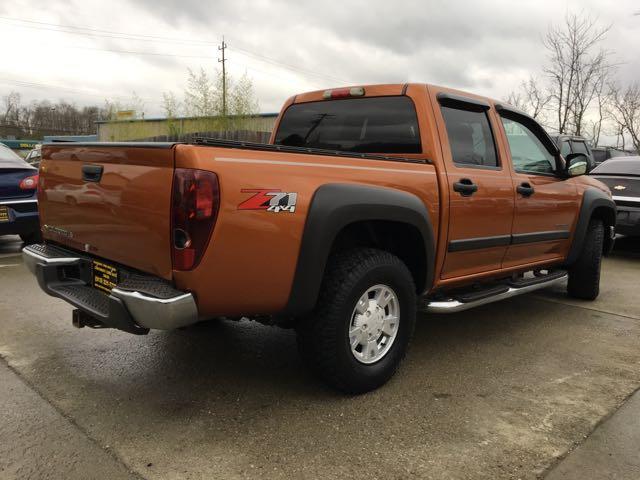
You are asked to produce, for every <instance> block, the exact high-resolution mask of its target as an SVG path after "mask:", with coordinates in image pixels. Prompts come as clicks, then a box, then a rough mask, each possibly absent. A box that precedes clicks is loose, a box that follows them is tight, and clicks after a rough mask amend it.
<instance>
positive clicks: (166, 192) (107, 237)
mask: <svg viewBox="0 0 640 480" xmlns="http://www.w3.org/2000/svg"><path fill="white" fill-rule="evenodd" d="M173 154H174V152H173V150H172V149H165V148H154V147H150V148H145V147H135V148H134V147H128V148H125V147H119V148H113V147H110V146H100V145H95V146H91V147H88V146H77V147H76V146H74V145H73V144H62V145H60V146H57V145H56V146H52V145H48V146H44V147H43V150H42V158H43V160H42V163H41V167H40V171H41V173H42V175H41V176H40V178H41V183H40V192H39V200H40V202H39V208H40V218H41V223H42V226H43V236H44V238H45V239H47V240H51V241H54V242H56V243H59V244H62V245H66V246H68V247H71V248H74V249H76V250H80V251H86V252H88V253H91V254H93V255H96V256H98V257H102V258H106V259H109V260H111V261H113V262H117V263H121V264H123V265H126V266H129V267H133V268H136V269H139V270H142V271H145V272H149V273H153V274H154V275H157V276H159V277H162V278H166V279H170V278H171V268H172V267H171V250H170V245H171V240H170V236H171V228H170V217H169V210H170V201H171V182H172V181H173V168H174V165H173V163H174V160H173ZM85 164H89V165H97V166H101V167H102V168H103V171H102V178H101V180H100V181H99V182H87V181H85V180H83V178H82V177H83V174H82V167H83V165H85ZM49 227H51V228H49Z"/></svg>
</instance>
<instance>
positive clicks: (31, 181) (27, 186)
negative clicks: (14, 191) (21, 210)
mask: <svg viewBox="0 0 640 480" xmlns="http://www.w3.org/2000/svg"><path fill="white" fill-rule="evenodd" d="M36 188H38V175H32V176H31V177H27V178H23V179H22V181H21V182H20V190H35V189H36Z"/></svg>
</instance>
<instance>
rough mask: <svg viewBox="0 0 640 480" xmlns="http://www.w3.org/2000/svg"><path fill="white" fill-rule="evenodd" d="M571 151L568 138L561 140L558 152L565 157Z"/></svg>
mask: <svg viewBox="0 0 640 480" xmlns="http://www.w3.org/2000/svg"><path fill="white" fill-rule="evenodd" d="M570 153H571V144H569V140H565V141H564V142H562V144H561V145H560V154H561V155H562V156H563V157H566V156H567V155H569V154H570Z"/></svg>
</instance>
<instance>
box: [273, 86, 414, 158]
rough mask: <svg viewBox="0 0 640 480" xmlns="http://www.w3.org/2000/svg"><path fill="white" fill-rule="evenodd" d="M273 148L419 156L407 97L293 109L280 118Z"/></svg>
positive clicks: (311, 104) (381, 98)
mask: <svg viewBox="0 0 640 480" xmlns="http://www.w3.org/2000/svg"><path fill="white" fill-rule="evenodd" d="M275 143H276V144H277V145H289V146H294V147H307V148H322V149H327V150H341V151H346V152H359V153H421V152H422V145H421V143H420V132H419V130H418V117H417V115H416V109H415V106H414V105H413V102H412V101H411V99H410V98H408V97H370V98H349V99H345V100H330V101H321V102H309V103H298V104H294V105H291V106H290V107H289V108H287V110H286V111H285V112H284V115H283V117H282V120H281V121H280V126H279V128H278V132H277V134H276V138H275Z"/></svg>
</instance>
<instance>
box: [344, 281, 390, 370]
mask: <svg viewBox="0 0 640 480" xmlns="http://www.w3.org/2000/svg"><path fill="white" fill-rule="evenodd" d="M399 324H400V302H399V301H398V296H397V295H396V293H395V292H394V291H393V290H392V289H391V287H388V286H387V285H374V286H373V287H371V288H369V289H368V290H367V291H366V292H364V293H363V294H362V296H361V297H360V298H359V299H358V303H356V307H355V308H354V309H353V313H352V314H351V322H350V324H349V344H350V345H351V353H352V354H353V356H354V357H355V358H356V360H358V361H359V362H360V363H365V364H371V363H375V362H377V361H378V360H380V359H382V358H383V357H384V356H385V355H386V354H387V353H388V352H389V349H390V348H391V345H393V341H394V340H395V339H396V336H397V334H398V326H399Z"/></svg>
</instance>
